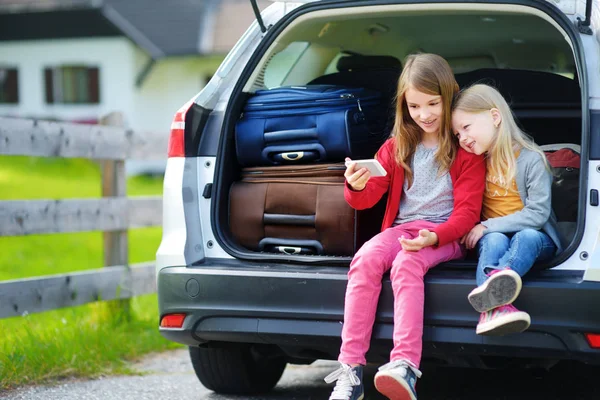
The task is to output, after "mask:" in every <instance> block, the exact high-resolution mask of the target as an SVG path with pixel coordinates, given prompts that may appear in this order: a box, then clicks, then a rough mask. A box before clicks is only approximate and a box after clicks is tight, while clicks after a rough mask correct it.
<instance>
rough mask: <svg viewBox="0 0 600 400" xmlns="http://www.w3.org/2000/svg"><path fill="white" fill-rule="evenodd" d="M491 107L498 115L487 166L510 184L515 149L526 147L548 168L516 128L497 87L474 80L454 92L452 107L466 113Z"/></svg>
mask: <svg viewBox="0 0 600 400" xmlns="http://www.w3.org/2000/svg"><path fill="white" fill-rule="evenodd" d="M492 108H495V109H497V110H498V112H499V113H500V116H501V118H502V119H501V122H500V125H499V126H498V128H497V131H496V135H495V137H494V139H493V140H492V143H491V146H490V149H489V150H488V152H487V162H488V167H489V168H491V169H492V170H493V171H494V172H495V173H497V174H498V175H499V176H500V177H501V178H502V179H503V180H504V182H505V183H506V184H507V185H510V182H512V180H513V179H514V178H515V176H516V175H517V158H516V157H515V151H518V150H520V149H527V150H531V151H535V152H536V153H538V154H540V156H541V157H542V160H543V161H544V164H545V166H546V168H547V169H548V170H550V165H549V164H548V160H547V159H546V156H545V154H544V152H543V151H542V149H540V148H539V146H538V145H536V144H535V142H534V141H533V139H532V138H531V137H530V136H529V135H527V134H526V133H525V132H523V131H522V130H521V129H520V128H519V126H518V125H517V122H516V121H515V118H514V116H513V113H512V111H511V109H510V106H509V105H508V103H507V102H506V100H505V99H504V97H503V96H502V95H501V94H500V92H498V90H496V89H495V88H493V87H491V86H489V85H484V84H476V85H473V86H471V87H469V88H467V89H463V90H462V91H461V92H460V93H459V94H458V95H457V96H456V98H455V100H454V104H453V110H461V111H464V112H466V113H482V112H488V111H490V110H491V109H492Z"/></svg>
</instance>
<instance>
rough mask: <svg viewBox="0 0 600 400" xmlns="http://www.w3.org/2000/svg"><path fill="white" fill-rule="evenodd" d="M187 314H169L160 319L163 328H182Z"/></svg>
mask: <svg viewBox="0 0 600 400" xmlns="http://www.w3.org/2000/svg"><path fill="white" fill-rule="evenodd" d="M184 319H185V314H167V315H165V316H164V317H162V319H161V320H160V327H161V328H181V327H182V326H183V320H184Z"/></svg>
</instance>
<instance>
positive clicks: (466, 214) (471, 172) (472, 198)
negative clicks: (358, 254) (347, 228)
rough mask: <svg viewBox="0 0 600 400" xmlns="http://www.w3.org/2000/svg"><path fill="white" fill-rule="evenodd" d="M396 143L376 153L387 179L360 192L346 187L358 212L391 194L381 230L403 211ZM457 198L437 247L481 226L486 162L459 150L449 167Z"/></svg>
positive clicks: (379, 179)
mask: <svg viewBox="0 0 600 400" xmlns="http://www.w3.org/2000/svg"><path fill="white" fill-rule="evenodd" d="M394 150H395V140H394V139H393V138H392V139H388V140H387V141H386V142H385V143H384V144H383V146H381V148H380V149H379V151H378V152H377V160H379V162H380V163H381V165H382V166H383V168H385V170H386V171H387V175H386V176H381V177H372V178H371V179H369V181H368V182H367V186H365V188H364V189H363V190H361V191H354V190H352V189H351V188H350V186H349V185H346V189H345V190H344V197H345V198H346V201H347V202H348V204H350V206H351V207H352V208H354V209H356V210H363V209H365V208H370V207H373V206H374V205H375V204H377V202H378V201H379V200H380V199H381V197H382V196H383V195H384V194H385V193H386V192H388V191H389V196H388V199H387V205H386V208H385V215H384V217H383V223H382V224H381V230H382V231H384V230H385V229H387V228H389V227H390V226H392V224H393V223H394V220H395V219H396V216H397V215H398V210H399V207H400V197H401V196H402V186H403V184H404V169H403V168H402V167H400V166H399V165H398V163H396V160H395V158H394V156H395V153H394ZM450 176H451V178H452V186H453V194H454V210H453V211H452V214H451V215H450V218H449V219H448V221H446V222H444V223H441V224H440V225H438V226H437V227H436V228H435V229H434V230H433V231H434V232H435V233H436V234H437V236H438V245H444V244H446V243H450V242H452V241H454V240H456V239H459V238H461V237H463V236H464V235H465V234H466V233H468V232H469V231H470V230H471V228H473V226H475V224H477V223H478V222H479V216H480V214H481V203H482V200H483V190H484V188H485V162H484V159H483V156H477V155H474V154H470V153H468V152H466V151H465V150H463V149H462V148H459V150H458V152H457V154H456V158H455V159H454V162H453V163H452V165H451V166H450Z"/></svg>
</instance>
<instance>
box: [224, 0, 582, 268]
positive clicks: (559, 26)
mask: <svg viewBox="0 0 600 400" xmlns="http://www.w3.org/2000/svg"><path fill="white" fill-rule="evenodd" d="M345 3H349V2H345ZM388 3H389V2H388ZM360 4H362V6H359V5H358V4H357V5H356V6H348V4H346V5H345V6H344V7H343V8H338V6H336V5H331V4H330V5H327V4H324V5H319V4H314V5H310V6H306V7H304V8H302V9H298V10H297V11H296V12H293V13H291V14H290V15H288V16H287V17H286V18H285V19H284V20H282V21H281V22H280V24H278V25H277V26H275V27H273V28H271V31H270V33H269V34H267V36H266V37H265V39H264V40H263V44H262V45H261V46H259V48H258V50H257V53H256V54H255V57H254V58H253V59H252V60H251V61H250V63H249V64H248V67H247V69H246V71H245V75H244V76H245V79H243V80H244V82H245V83H244V84H239V85H238V86H237V87H236V88H235V89H234V92H233V94H232V97H231V101H230V104H229V107H228V111H227V114H226V117H225V124H224V131H223V137H222V140H221V148H220V154H219V155H218V159H219V161H218V165H217V170H216V174H215V189H216V190H215V191H214V192H213V199H214V201H213V212H214V213H215V215H214V218H213V219H212V220H213V222H214V224H213V229H214V230H215V232H216V233H217V238H218V240H219V242H221V245H222V246H223V248H225V249H226V250H227V251H228V252H230V254H232V255H234V256H235V257H237V258H245V259H250V260H273V261H275V260H286V261H288V262H289V261H292V262H298V263H311V264H326V265H340V266H347V265H348V264H349V262H350V260H351V257H352V254H348V252H346V253H345V254H339V253H340V251H338V250H336V251H332V252H327V251H325V252H322V251H321V252H319V253H318V254H317V255H314V254H310V253H311V252H310V251H308V250H306V251H304V250H302V249H304V247H303V246H304V245H305V244H306V243H305V242H302V243H300V244H298V245H297V246H295V245H294V246H292V247H294V248H295V249H300V250H298V251H296V250H294V251H292V252H291V253H292V254H290V252H289V251H286V250H285V249H284V250H283V251H280V252H279V253H278V252H277V251H276V250H273V248H272V247H271V248H265V247H264V246H262V247H260V248H256V247H255V248H250V247H251V246H249V245H245V244H244V243H245V242H246V241H245V239H244V238H240V235H241V234H240V233H239V232H241V231H243V230H244V228H245V227H244V226H243V224H244V222H243V221H240V220H239V219H237V220H236V219H235V218H237V217H235V216H234V218H232V213H231V207H232V202H235V203H236V204H235V205H234V206H235V207H238V208H239V207H242V208H244V207H247V208H248V209H252V210H255V209H256V207H259V208H260V207H263V208H264V206H265V205H264V203H265V200H264V198H261V199H259V200H258V201H256V199H255V200H253V199H252V193H251V192H248V191H246V192H244V193H243V194H241V195H239V196H240V197H239V198H238V199H236V200H233V201H232V193H233V192H234V190H237V189H234V188H235V187H236V185H239V182H240V181H241V180H242V179H243V172H244V171H245V170H244V167H245V166H244V165H241V163H240V160H239V157H238V155H239V153H240V151H245V149H240V148H238V143H237V142H238V140H239V139H238V138H236V126H237V125H238V124H239V122H240V118H243V114H244V112H245V107H246V105H247V103H248V101H249V99H252V98H253V96H255V93H256V91H257V90H269V89H273V88H276V87H279V86H298V85H300V86H306V85H338V86H344V87H362V88H367V89H369V90H374V91H377V92H379V93H380V94H381V107H382V109H385V110H388V112H386V113H382V114H381V115H380V116H379V117H378V118H380V119H381V121H380V122H381V126H384V127H385V129H387V132H386V135H387V134H388V133H389V131H390V129H391V125H390V124H389V119H390V117H391V116H393V110H394V107H395V105H394V98H393V96H394V92H395V88H396V85H397V79H398V77H399V75H400V72H401V70H402V61H403V60H404V58H405V57H406V56H407V55H408V54H411V53H415V52H428V53H436V54H439V55H441V56H443V57H444V58H445V59H446V60H448V62H449V64H450V66H451V67H452V68H453V70H454V73H455V76H456V79H457V82H458V83H459V85H460V87H461V88H464V87H467V86H469V85H471V84H473V83H488V84H491V85H493V86H495V87H496V88H498V89H499V91H500V92H501V93H502V94H503V95H504V96H505V98H506V99H507V100H508V102H509V104H510V105H511V106H512V109H513V111H514V113H515V115H516V117H517V120H518V123H519V124H520V125H521V127H522V128H523V130H524V131H525V132H526V133H528V134H530V135H531V136H532V137H533V138H534V140H535V142H536V143H537V144H538V145H541V146H547V147H545V149H547V150H551V149H556V148H561V147H570V148H573V149H579V146H580V145H581V143H582V137H583V135H586V134H587V133H586V132H583V131H582V115H585V114H583V113H582V111H586V110H582V108H583V107H582V90H581V88H580V81H579V75H578V72H577V70H578V66H577V64H578V62H579V61H578V60H579V58H578V57H579V56H578V54H577V53H576V51H577V48H578V47H577V45H576V39H575V38H576V36H575V34H574V33H573V32H572V30H573V27H572V24H571V23H570V22H569V21H568V19H567V18H566V17H565V16H564V15H563V14H561V13H560V12H559V11H558V10H556V9H555V8H553V7H550V6H543V5H539V4H537V5H536V6H535V7H532V6H531V5H527V3H526V2H524V3H523V5H515V4H510V5H508V4H489V3H488V4H484V3H482V4H472V3H470V4H468V5H467V4H452V3H439V4H410V5H409V4H386V5H376V4H375V5H369V6H365V5H364V3H360ZM540 7H541V8H540ZM584 106H585V107H586V106H587V103H584ZM386 119H387V120H386ZM377 140H381V138H380V137H378V138H377ZM328 162H330V163H336V162H338V163H339V162H343V158H340V159H337V160H329V161H328ZM319 163H321V164H322V162H321V161H318V162H308V163H303V164H302V165H304V166H307V165H318V164H319ZM269 167H271V166H269ZM576 172H577V171H576V169H575V171H574V173H576ZM577 176H578V174H577ZM555 185H560V182H555ZM576 186H578V187H576V190H575V193H573V199H574V201H573V203H572V204H569V205H568V206H567V205H566V204H565V203H564V201H562V200H560V199H559V198H558V197H555V198H554V199H553V208H554V209H555V211H559V212H557V215H558V216H559V217H560V218H559V225H560V226H561V228H562V229H563V231H564V233H565V246H564V247H565V250H564V251H563V253H562V254H561V255H559V256H558V257H556V258H555V259H554V260H552V261H551V262H549V263H546V264H544V265H541V266H537V267H539V268H548V267H552V266H556V265H557V264H559V263H560V262H561V261H562V260H565V259H566V258H568V257H569V255H570V254H572V253H573V251H574V249H575V248H576V244H577V240H578V238H580V237H581V235H582V231H583V222H584V221H583V218H584V212H583V211H582V210H578V207H581V201H580V200H579V197H582V195H581V193H585V188H584V187H581V182H579V184H578V185H576ZM554 193H556V195H557V196H563V195H564V194H561V193H560V188H559V187H557V190H556V191H555V192H554ZM288 195H289V196H292V197H294V196H296V197H298V196H299V194H298V193H289V194H288ZM384 201H385V199H383V200H382V202H380V204H379V205H378V206H377V207H375V208H374V209H373V210H369V211H365V212H358V213H356V214H355V219H356V221H357V223H356V226H355V229H356V232H355V233H356V234H355V237H354V240H355V243H354V247H353V251H352V252H354V251H355V250H356V249H357V248H358V247H360V245H361V244H362V243H363V242H364V241H365V240H368V239H369V238H370V237H372V236H373V235H374V234H376V233H377V232H378V229H379V227H380V224H381V217H382V215H383V206H384V203H383V202H384ZM261 202H262V203H263V204H259V203H261ZM558 208H560V210H557V209H558ZM565 208H568V209H565ZM258 212H263V211H262V210H259V211H258ZM265 213H266V212H265ZM308 214H310V212H308ZM277 215H279V214H277ZM273 218H275V219H276V218H277V217H276V216H275V217H273V216H272V215H270V216H267V217H265V221H264V222H265V223H267V224H268V222H269V221H268V220H270V219H273ZM561 218H562V219H561ZM578 219H579V220H578ZM311 221H312V222H311ZM314 221H315V218H312V219H311V218H309V217H306V216H303V217H302V218H300V217H298V218H295V219H294V218H292V219H291V220H288V221H287V222H286V221H283V222H281V221H280V222H278V223H277V224H279V225H282V224H283V225H285V224H286V223H289V224H294V223H295V224H298V223H300V224H304V225H305V226H309V227H310V228H311V229H317V230H318V229H319V228H318V226H317V227H315V224H316V223H315V222H314ZM311 223H312V225H311ZM240 224H241V225H242V226H239V225H240ZM578 224H579V226H578ZM266 230H267V229H266ZM330 234H331V233H330ZM264 235H266V236H268V234H267V233H265V234H264ZM275 245H277V243H275ZM275 247H277V246H275ZM334 248H336V249H338V247H334ZM280 250H281V249H280ZM286 253H288V254H286ZM307 253H308V254H307ZM474 263H476V256H475V255H473V254H472V255H471V256H470V257H468V259H467V260H465V261H459V262H458V261H455V262H451V263H449V264H450V265H453V266H457V267H458V266H460V267H465V266H467V267H469V268H472V266H473V264H474Z"/></svg>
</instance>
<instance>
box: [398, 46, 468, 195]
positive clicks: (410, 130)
mask: <svg viewBox="0 0 600 400" xmlns="http://www.w3.org/2000/svg"><path fill="white" fill-rule="evenodd" d="M409 88H413V89H415V90H418V91H419V92H422V93H426V94H430V95H435V96H438V95H439V96H442V121H441V124H440V137H439V146H438V150H437V151H436V153H435V160H436V161H437V162H438V164H439V166H440V171H439V172H440V173H441V172H445V171H449V170H450V166H451V165H452V162H453V161H454V158H455V157H456V152H457V148H458V146H457V143H456V139H455V138H454V137H453V135H452V120H451V116H452V98H453V97H454V95H455V94H456V93H457V92H458V84H457V83H456V79H455V78H454V74H453V73H452V69H451V68H450V65H448V62H447V61H446V60H444V59H443V58H442V57H440V56H438V55H437V54H426V53H423V54H413V55H409V56H408V57H407V58H406V60H405V62H404V69H403V70H402V74H401V75H400V78H399V79H398V90H397V94H396V120H395V123H394V128H393V130H392V136H393V137H394V138H395V141H396V155H395V158H396V162H397V163H398V164H399V165H400V166H402V168H404V173H405V176H406V178H407V179H408V184H409V186H410V185H412V181H413V171H412V170H411V169H410V161H411V160H412V157H413V155H414V154H415V150H416V148H417V145H418V144H419V143H420V142H421V133H422V130H421V128H420V127H419V126H418V125H417V124H416V122H415V121H413V119H412V117H411V116H410V113H409V110H408V106H407V105H406V99H405V93H406V91H407V90H408V89H409Z"/></svg>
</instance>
